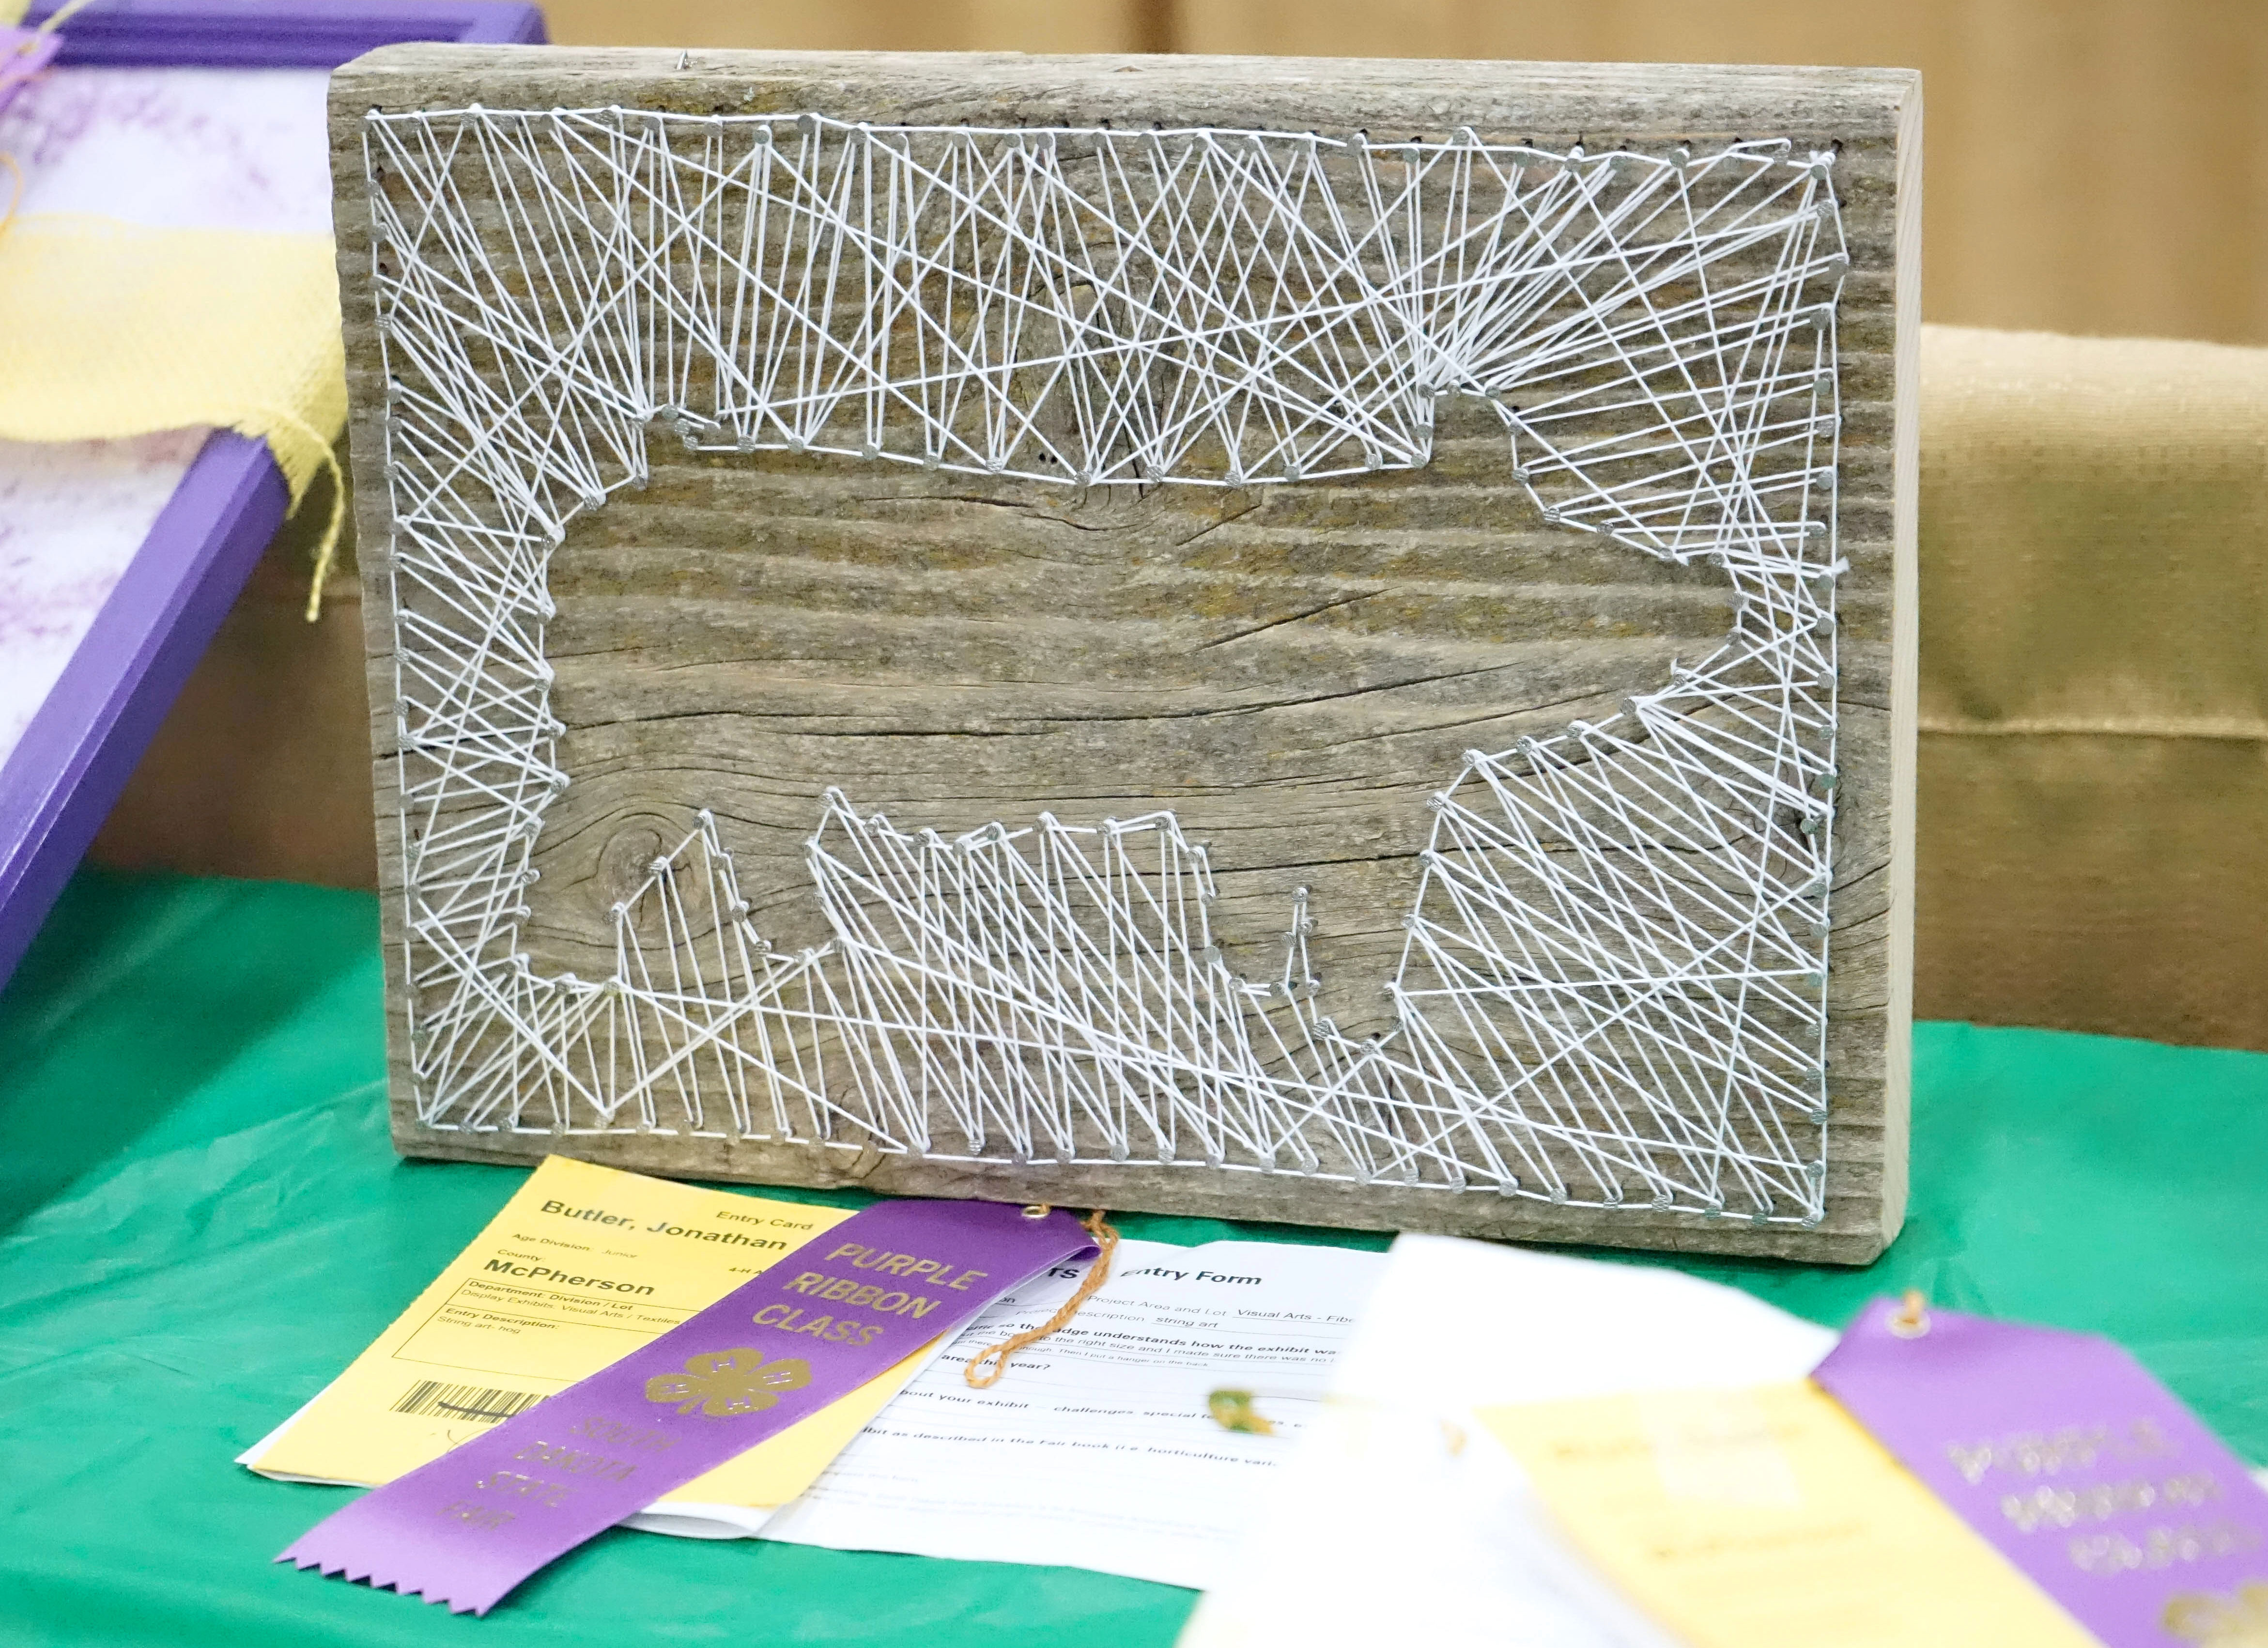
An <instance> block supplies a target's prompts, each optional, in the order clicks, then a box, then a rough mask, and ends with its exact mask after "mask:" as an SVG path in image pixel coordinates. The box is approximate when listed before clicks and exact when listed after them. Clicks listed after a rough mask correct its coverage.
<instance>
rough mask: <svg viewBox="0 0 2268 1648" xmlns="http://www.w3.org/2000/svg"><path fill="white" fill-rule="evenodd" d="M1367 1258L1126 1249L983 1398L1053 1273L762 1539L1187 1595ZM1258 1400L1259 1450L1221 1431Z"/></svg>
mask: <svg viewBox="0 0 2268 1648" xmlns="http://www.w3.org/2000/svg"><path fill="white" fill-rule="evenodd" d="M1385 1262H1386V1255H1385V1254H1383V1253H1359V1252H1356V1251H1354V1250H1352V1249H1349V1248H1343V1247H1295V1246H1289V1245H1284V1244H1280V1243H1275V1242H1212V1243H1208V1244H1206V1245H1204V1246H1201V1247H1173V1246H1168V1245H1166V1244H1165V1243H1162V1242H1137V1241H1123V1242H1121V1243H1120V1244H1119V1245H1118V1253H1117V1257H1116V1262H1115V1263H1114V1264H1113V1265H1112V1267H1111V1276H1110V1280H1109V1281H1108V1282H1107V1283H1105V1284H1104V1285H1103V1286H1102V1287H1101V1289H1100V1290H1097V1292H1096V1293H1095V1295H1094V1297H1093V1298H1091V1299H1089V1300H1088V1301H1087V1302H1086V1304H1085V1305H1084V1306H1083V1307H1082V1308H1081V1309H1080V1311H1079V1315H1078V1317H1077V1318H1076V1319H1074V1320H1073V1321H1072V1322H1071V1325H1070V1326H1069V1327H1065V1328H1064V1329H1063V1330H1062V1331H1061V1332H1060V1333H1058V1334H1055V1335H1054V1336H1053V1337H1052V1338H1049V1339H1044V1340H1042V1341H1040V1342H1039V1343H1038V1344H1036V1345H1034V1346H1032V1347H1031V1348H1030V1349H1027V1350H1025V1351H1022V1352H1020V1353H1019V1354H1018V1355H1017V1356H1015V1357H1014V1358H1013V1360H1012V1361H1011V1362H1010V1363H1009V1364H1008V1375H1007V1377H1006V1378H1004V1379H1002V1380H1001V1381H1000V1382H999V1383H998V1384H997V1385H995V1386H992V1387H991V1388H990V1389H989V1390H982V1391H980V1390H976V1389H975V1388H973V1387H972V1386H970V1385H969V1384H968V1381H967V1379H966V1378H964V1377H963V1373H962V1370H963V1369H964V1368H965V1367H966V1366H967V1365H968V1359H969V1358H970V1357H972V1356H976V1354H977V1353H978V1352H980V1351H982V1350H983V1349H986V1348H987V1347H988V1346H991V1345H995V1344H998V1342H999V1341H1002V1340H1004V1339H1005V1338H1007V1337H1008V1336H1009V1335H1011V1334H1016V1333H1020V1332H1021V1331H1023V1330H1025V1329H1027V1328H1031V1327H1038V1326H1039V1325H1040V1324H1041V1323H1042V1322H1044V1321H1046V1320H1047V1319H1048V1318H1049V1317H1050V1316H1052V1315H1053V1314H1055V1312H1056V1309H1057V1306H1058V1305H1060V1304H1062V1303H1063V1302H1064V1299H1065V1298H1066V1297H1068V1296H1069V1295H1070V1293H1071V1290H1072V1288H1073V1287H1074V1286H1075V1285H1076V1284H1077V1280H1078V1277H1079V1275H1080V1274H1081V1273H1080V1269H1079V1267H1058V1268H1057V1269H1056V1270H1055V1271H1053V1272H1050V1273H1049V1275H1046V1276H1043V1277H1042V1278H1040V1279H1039V1280H1037V1281H1035V1282H1032V1283H1030V1284H1029V1285H1027V1286H1026V1287H1024V1288H1021V1289H1019V1290H1017V1291H1016V1292H1014V1293H1012V1294H1009V1295H1007V1296H1006V1297H1004V1298H1002V1299H1001V1300H1000V1302H999V1303H998V1304H995V1305H994V1306H993V1307H992V1308H991V1309H990V1311H987V1312H985V1313H984V1314H983V1316H981V1317H979V1318H978V1319H976V1322H975V1323H973V1324H972V1325H971V1326H969V1327H968V1328H967V1329H965V1330H964V1331H963V1332H962V1333H961V1336H960V1338H959V1339H958V1340H957V1341H955V1342H954V1343H953V1344H952V1345H950V1346H948V1347H947V1348H946V1352H945V1354H944V1355H942V1356H939V1357H938V1358H937V1359H936V1360H935V1361H934V1362H932V1363H930V1365H929V1367H928V1369H927V1370H926V1371H924V1372H923V1373H922V1374H921V1375H920V1376H919V1377H917V1378H916V1379H915V1380H914V1382H913V1383H912V1384H910V1385H909V1386H907V1387H906V1388H905V1390H904V1391H903V1392H902V1393H901V1394H900V1395H899V1396H898V1397H897V1398H896V1399H895V1400H893V1401H892V1402H891V1403H890V1405H889V1406H888V1407H887V1408H884V1409H883V1410H882V1412H881V1413H880V1415H877V1416H876V1417H875V1418H874V1419H873V1421H872V1422H871V1423H869V1424H868V1425H867V1427H866V1429H865V1431H864V1432H863V1433H861V1435H860V1436H859V1437H858V1439H857V1440H856V1441H854V1442H852V1443H851V1445H850V1446H849V1447H847V1448H845V1449H844V1450H843V1452H842V1453H841V1454H839V1455H838V1456H837V1457H836V1460H835V1463H834V1464H833V1465H832V1466H830V1467H828V1470H827V1472H826V1474H824V1475H822V1476H821V1478H820V1479H819V1480H818V1482H815V1483H814V1484H813V1485H812V1487H811V1488H810V1489H809V1490H808V1491H806V1493H805V1494H804V1495H803V1497H801V1498H799V1499H797V1500H794V1501H793V1502H792V1503H791V1504H787V1505H785V1506H784V1507H782V1508H781V1509H780V1510H779V1511H777V1512H776V1513H774V1515H773V1516H772V1518H771V1519H770V1521H768V1522H766V1523H765V1524H764V1527H763V1533H762V1537H763V1538H765V1539H768V1540H787V1541H793V1542H795V1543H798V1544H803V1545H826V1546H831V1547H833V1548H836V1549H838V1550H868V1551H907V1552H911V1553H913V1554H915V1555H917V1556H954V1557H961V1558H964V1559H968V1560H973V1561H982V1562H1009V1563H1060V1564H1064V1565H1066V1566H1071V1567H1078V1568H1090V1569H1099V1570H1101V1571H1103V1572H1106V1573H1116V1574H1125V1575H1128V1576H1130V1578H1137V1579H1157V1580H1162V1581H1164V1582H1165V1583H1166V1584H1167V1585H1190V1586H1195V1587H1197V1588H1200V1589H1202V1588H1204V1587H1205V1586H1208V1585H1211V1584H1213V1582H1214V1580H1215V1579H1216V1578H1217V1577H1218V1576H1219V1574H1220V1573H1221V1572H1222V1570H1223V1568H1224V1565H1225V1564H1226V1563H1227V1562H1228V1561H1229V1560H1230V1559H1231V1558H1232V1557H1233V1555H1234V1553H1235V1550H1236V1548H1237V1544H1238V1541H1239V1539H1240V1537H1241V1533H1242V1532H1243V1529H1244V1526H1245V1524H1246V1522H1247V1520H1248V1518H1249V1517H1250V1515H1251V1512H1252V1507H1253V1506H1254V1505H1255V1504H1256V1503H1257V1495H1258V1493H1259V1490H1260V1489H1261V1488H1262V1487H1263V1484H1264V1483H1265V1482H1266V1481H1267V1480H1268V1478H1269V1477H1270V1476H1271V1475H1272V1474H1274V1467H1275V1466H1276V1465H1277V1463H1278V1461H1279V1460H1281V1459H1283V1457H1284V1456H1285V1453H1287V1452H1289V1451H1290V1448H1291V1446H1292V1443H1293V1442H1294V1441H1295V1440H1296V1439H1297V1437H1298V1436H1299V1433H1300V1430H1302V1429H1303V1425H1304V1421H1305V1418H1306V1416H1307V1415H1312V1414H1313V1413H1314V1411H1315V1409H1314V1401H1315V1400H1318V1399H1320V1398H1321V1397H1322V1394H1323V1392H1324V1389H1325V1387H1326V1386H1327V1384H1328V1383H1329V1375H1330V1371H1331V1366H1332V1364H1333V1363H1334V1362H1335V1361H1336V1360H1337V1356H1338V1352H1339V1349H1340V1347H1341V1346H1342V1345H1344V1343H1345V1342H1346V1340H1347V1337H1348V1335H1349V1334H1350V1332H1351V1329H1352V1328H1353V1326H1354V1321H1355V1318H1356V1317H1357V1315H1358V1314H1359V1312H1360V1311H1361V1309H1362V1305H1363V1302H1364V1300H1365V1299H1366V1297H1368V1296H1369V1293H1370V1290H1371V1288H1372V1287H1373V1285H1374V1284H1375V1283H1376V1282H1377V1280H1378V1278H1379V1276H1380V1275H1381V1273H1382V1271H1383V1269H1384V1267H1385ZM1223 1388H1237V1389H1244V1390H1249V1391H1253V1392H1255V1393H1257V1396H1258V1399H1259V1400H1258V1404H1257V1406H1258V1408H1259V1411H1260V1412H1261V1414H1262V1415H1263V1416H1265V1417H1266V1418H1267V1419H1268V1420H1269V1421H1270V1423H1272V1424H1273V1425H1274V1426H1275V1427H1276V1434H1275V1435H1273V1436H1269V1437H1262V1436H1251V1435H1246V1434H1242V1433H1239V1432H1233V1431H1229V1430H1224V1429H1223V1428H1222V1427H1221V1426H1220V1425H1219V1423H1216V1422H1215V1421H1214V1420H1213V1419H1212V1417H1211V1415H1210V1414H1209V1413H1208V1412H1207V1411H1206V1406H1205V1398H1206V1396H1207V1395H1208V1394H1209V1393H1211V1392H1212V1391H1215V1390H1219V1389H1223Z"/></svg>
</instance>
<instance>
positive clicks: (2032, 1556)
mask: <svg viewBox="0 0 2268 1648" xmlns="http://www.w3.org/2000/svg"><path fill="white" fill-rule="evenodd" d="M1811 1377H1812V1378H1813V1379H1815V1381H1817V1382H1818V1384H1819V1385H1820V1386H1823V1388H1824V1389H1825V1390H1826V1392H1827V1393H1828V1394H1829V1395H1830V1396H1832V1397H1833V1398H1834V1399H1835V1400H1837V1402H1840V1403H1841V1404H1842V1405H1843V1407H1844V1408H1845V1409H1847V1410H1848V1411H1849V1413H1850V1414H1851V1415H1852V1417H1853V1418H1854V1419H1856V1420H1857V1421H1858V1422H1859V1423H1860V1424H1862V1425H1864V1426H1865V1427H1866V1428H1867V1430H1869V1431H1871V1432H1873V1433H1874V1440H1876V1441H1877V1442H1879V1443H1881V1445H1883V1446H1884V1447H1886V1448H1888V1449H1889V1451H1890V1452H1892V1453H1894V1454H1896V1456H1897V1458H1898V1461H1899V1463H1901V1464H1903V1465H1904V1467H1906V1468H1907V1469H1908V1470H1910V1471H1911V1472H1912V1473H1913V1474H1915V1475H1916V1476H1918V1477H1919V1478H1921V1480H1922V1481H1923V1482H1925V1483H1926V1484H1927V1485H1928V1486H1929V1488H1930V1489H1932V1490H1933V1492H1934V1493H1935V1494H1936V1495H1937V1497H1939V1498H1940V1499H1941V1500H1943V1501H1944V1502H1945V1503H1946V1504H1947V1505H1948V1506H1950V1507H1951V1508H1952V1510H1953V1511H1955V1513H1956V1514H1957V1515H1958V1516H1960V1518H1961V1519H1962V1520H1963V1521H1964V1522H1966V1523H1968V1524H1969V1526H1970V1527H1972V1528H1974V1529H1975V1530H1976V1531H1977V1533H1981V1534H1982V1535H1984V1536H1985V1539H1986V1540H1987V1541H1990V1542H1991V1543H1992V1545H1993V1546H1995V1547H1996V1548H1999V1552H2000V1554H2001V1555H2002V1556H2006V1557H2007V1559H2008V1560H2009V1561H2010V1562H2012V1563H2014V1564H2015V1565H2016V1566H2017V1567H2018V1568H2019V1569H2021V1570H2022V1571H2023V1572H2024V1573H2025V1574H2026V1575H2028V1576H2029V1578H2031V1579H2032V1580H2033V1581H2034V1583H2036V1585H2038V1586H2039V1587H2040V1589H2041V1590H2043V1591H2044V1592H2046V1593H2048V1594H2049V1595H2050V1596H2051V1597H2053V1598H2054V1599H2055V1600H2057V1601H2058V1602H2059V1603H2061V1604H2062V1605H2063V1607H2064V1608H2065V1610H2066V1612H2068V1613H2069V1614H2070V1615H2072V1616H2073V1618H2074V1619H2076V1620H2077V1621H2078V1622H2080V1624H2081V1625H2083V1626H2085V1627H2086V1628H2087V1629H2088V1630H2089V1631H2091V1632H2093V1633H2094V1634H2095V1636H2096V1637H2099V1638H2100V1639H2101V1640H2102V1642H2103V1643H2105V1644H2108V1648H2180V1644H2183V1642H2185V1641H2186V1642H2191V1643H2203V1642H2210V1643H2226V1644H2229V1645H2230V1648H2235V1644H2240V1643H2257V1642H2268V1494H2263V1493H2262V1491H2261V1489H2260V1487H2259V1485H2258V1484H2257V1483H2256V1482H2253V1481H2252V1479H2251V1478H2250V1476H2249V1475H2248V1474H2246V1472H2245V1469H2244V1467H2243V1465H2242V1463H2240V1462H2239V1461H2238V1460H2237V1458H2236V1456H2235V1454H2233V1453H2231V1452H2229V1451H2228V1447H2227V1446H2226V1445H2223V1444H2222V1442H2221V1441H2220V1438H2219V1437H2215V1436H2214V1435H2213V1432H2211V1431H2210V1430H2206V1429H2205V1425H2204V1424H2203V1423H2201V1422H2200V1421H2199V1420H2198V1417H2197V1415H2194V1414H2192V1413H2191V1412H2190V1410H2189V1409H2188V1408H2184V1407H2183V1405H2182V1403H2181V1401H2180V1400H2179V1399H2178V1398H2177V1397H2176V1396H2175V1395H2174V1393H2172V1392H2171V1391H2169V1390H2168V1389H2167V1388H2166V1387H2165V1386H2162V1385H2161V1384H2159V1383H2158V1381H2157V1380H2156V1379H2154V1378H2152V1377H2151V1376H2150V1375H2149V1373H2148V1372H2147V1371H2145V1370H2144V1368H2143V1367H2142V1364H2141V1363H2139V1362H2137V1361H2135V1360H2134V1358H2133V1357H2132V1356H2129V1355H2128V1354H2127V1353H2126V1352H2125V1351H2124V1350H2122V1349H2119V1348H2118V1347H2117V1345H2115V1344H2113V1343H2111V1342H2110V1341H2109V1340H2107V1339H2100V1338H2097V1337H2095V1335H2094V1334H2074V1333H2069V1332H2066V1331H2064V1330H2062V1329H2059V1328H2051V1327H2020V1326H2018V1325H2017V1324H2015V1323H2014V1322H1997V1321H1993V1320H1991V1319H1987V1318H1985V1317H1982V1316H1968V1315H1964V1314H1962V1312H1957V1311H1939V1310H1932V1311H1929V1312H1926V1313H1917V1312H1913V1311H1912V1309H1911V1307H1908V1309H1907V1310H1906V1311H1901V1310H1900V1308H1899V1306H1898V1305H1897V1304H1896V1302H1895V1301H1893V1300H1889V1299H1878V1300H1876V1301H1875V1302H1874V1304H1871V1305H1869V1306H1868V1307H1867V1310H1866V1312H1864V1314H1862V1315H1861V1316H1860V1317H1859V1319H1858V1320H1857V1321H1856V1322H1854V1323H1852V1325H1851V1329H1850V1331H1849V1332H1848V1333H1846V1334H1844V1335H1843V1340H1842V1342H1841V1343H1839V1344H1837V1346H1836V1347H1835V1349H1833V1350H1832V1351H1830V1353H1829V1354H1828V1356H1827V1359H1826V1360H1825V1361H1824V1362H1822V1363H1820V1364H1819V1366H1818V1367H1817V1368H1816V1369H1815V1370H1814V1371H1813V1372H1812V1376H1811ZM1915 1581H1916V1583H1917V1584H1926V1583H1927V1582H1928V1576H1927V1575H1917V1576H1915Z"/></svg>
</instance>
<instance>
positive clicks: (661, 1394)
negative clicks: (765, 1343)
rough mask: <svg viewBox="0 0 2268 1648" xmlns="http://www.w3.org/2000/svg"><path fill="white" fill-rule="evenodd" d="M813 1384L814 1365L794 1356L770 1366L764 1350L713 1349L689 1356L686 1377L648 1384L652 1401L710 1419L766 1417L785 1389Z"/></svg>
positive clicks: (671, 1376) (662, 1377) (663, 1377)
mask: <svg viewBox="0 0 2268 1648" xmlns="http://www.w3.org/2000/svg"><path fill="white" fill-rule="evenodd" d="M810 1383H811V1364H810V1363H808V1362H805V1361H801V1360H799V1359H798V1358H794V1357H782V1358H781V1359H780V1360H779V1361H777V1362H766V1361H765V1360H764V1353H763V1352H762V1351H761V1350H712V1351H709V1352H707V1353H706V1354H704V1355H702V1356H694V1357H692V1358H690V1359H689V1361H688V1362H687V1363H686V1364H685V1371H684V1372H682V1373H663V1374H659V1375H657V1376H655V1377H654V1378H651V1379H648V1380H647V1381H646V1382H645V1399H646V1400H648V1401H650V1402H674V1403H676V1404H677V1411H678V1412H679V1413H681V1414H689V1413H691V1412H692V1411H693V1410H694V1409H695V1408H699V1409H700V1410H701V1411H702V1412H703V1413H704V1414H706V1415H709V1417H710V1418H711V1419H729V1418H730V1417H732V1415H734V1414H755V1413H762V1411H763V1410H764V1409H765V1408H770V1406H771V1405H772V1404H773V1403H774V1402H776V1401H777V1400H779V1399H780V1393H781V1392H782V1391H799V1390H801V1389H802V1388H803V1387H804V1386H806V1385H808V1384H810Z"/></svg>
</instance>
